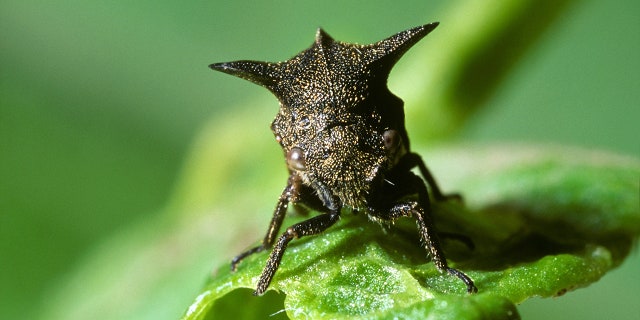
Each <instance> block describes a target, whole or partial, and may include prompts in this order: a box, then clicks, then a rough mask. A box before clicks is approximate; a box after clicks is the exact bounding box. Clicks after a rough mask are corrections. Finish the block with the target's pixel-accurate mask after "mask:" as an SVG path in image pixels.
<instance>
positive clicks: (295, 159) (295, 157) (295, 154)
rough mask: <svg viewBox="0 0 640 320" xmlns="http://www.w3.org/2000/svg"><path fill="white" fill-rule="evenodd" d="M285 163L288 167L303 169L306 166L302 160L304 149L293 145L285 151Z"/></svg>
mask: <svg viewBox="0 0 640 320" xmlns="http://www.w3.org/2000/svg"><path fill="white" fill-rule="evenodd" d="M287 165H288V166H289V168H291V169H294V170H299V171H304V170H306V169H307V166H306V164H305V161H304V151H302V149H300V148H298V147H293V148H291V150H289V152H287Z"/></svg>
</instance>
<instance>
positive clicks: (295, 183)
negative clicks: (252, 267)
mask: <svg viewBox="0 0 640 320" xmlns="http://www.w3.org/2000/svg"><path fill="white" fill-rule="evenodd" d="M299 186H300V182H299V179H297V176H294V175H291V176H290V177H289V180H288V181H287V186H286V187H285V188H284V190H283V191H282V194H281V195H280V198H279V199H278V204H277V205H276V209H275V210H274V212H273V217H272V218H271V222H270V223H269V229H268V230H267V234H266V235H265V236H264V239H263V240H262V243H261V244H260V245H259V246H256V247H253V248H251V249H249V250H247V251H245V252H243V253H241V254H239V255H237V256H236V257H235V258H233V260H231V271H236V268H237V266H238V263H240V261H242V260H244V258H246V257H248V256H250V255H252V254H254V253H258V252H261V251H264V250H265V249H267V248H271V246H272V245H273V242H274V241H275V238H276V235H277V234H278V231H280V227H281V226H282V221H284V217H285V216H286V214H287V208H288V207H289V202H291V200H292V199H293V198H295V197H296V194H297V189H298V188H299Z"/></svg>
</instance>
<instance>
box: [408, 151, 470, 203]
mask: <svg viewBox="0 0 640 320" xmlns="http://www.w3.org/2000/svg"><path fill="white" fill-rule="evenodd" d="M404 160H405V161H407V165H408V166H409V168H414V167H416V166H417V167H418V169H419V170H420V174H421V175H422V177H424V179H425V180H426V181H427V184H428V185H429V187H430V188H431V193H432V194H433V197H434V199H435V200H436V201H446V200H449V199H455V200H458V201H460V200H462V196H461V195H460V194H458V193H452V194H444V193H442V191H441V190H440V187H439V186H438V183H437V182H436V179H435V178H434V177H433V175H432V174H431V172H430V171H429V169H428V168H427V165H425V163H424V160H422V157H420V155H418V154H417V153H408V154H406V155H405V156H404Z"/></svg>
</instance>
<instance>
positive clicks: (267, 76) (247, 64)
mask: <svg viewBox="0 0 640 320" xmlns="http://www.w3.org/2000/svg"><path fill="white" fill-rule="evenodd" d="M275 65H276V64H273V63H268V62H260V61H249V60H242V61H233V62H222V63H214V64H210V65H209V68H211V69H213V70H216V71H220V72H224V73H227V74H230V75H233V76H236V77H239V78H242V79H245V80H249V81H251V82H253V83H256V84H259V85H261V86H263V87H267V88H271V87H273V86H274V85H275V84H276V82H277V81H278V77H277V72H276V69H275Z"/></svg>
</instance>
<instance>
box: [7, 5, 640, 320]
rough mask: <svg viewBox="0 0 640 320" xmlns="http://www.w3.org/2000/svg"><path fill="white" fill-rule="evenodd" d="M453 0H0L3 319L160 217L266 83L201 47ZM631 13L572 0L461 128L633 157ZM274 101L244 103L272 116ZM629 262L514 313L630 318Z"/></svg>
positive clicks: (634, 39) (635, 78) (355, 26)
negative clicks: (223, 68) (105, 245)
mask: <svg viewBox="0 0 640 320" xmlns="http://www.w3.org/2000/svg"><path fill="white" fill-rule="evenodd" d="M458 4H459V3H458V2H456V1H450V2H445V1H397V2H393V3H391V2H388V1H352V2H346V1H322V2H319V1H317V2H302V1H271V2H249V1H235V2H216V1H191V2H178V1H173V2H169V1H133V2H131V1H127V2H125V1H91V2H90V1H33V0H28V1H6V0H5V1H0V301H2V303H1V306H0V319H11V318H22V319H30V318H33V317H34V316H35V315H37V314H38V313H39V306H40V305H41V304H42V303H43V302H45V301H47V300H48V299H49V298H50V297H49V296H48V295H49V294H50V293H51V292H55V288H57V287H58V286H60V285H62V284H63V283H62V282H63V281H64V280H63V279H65V278H64V277H66V276H68V275H69V274H70V273H73V272H74V268H77V267H78V265H79V264H80V263H81V261H82V259H83V258H85V257H86V256H87V254H88V252H91V250H92V248H95V247H96V246H98V245H99V244H100V243H102V242H103V241H104V239H107V238H108V237H109V236H110V235H113V234H116V233H118V232H119V231H120V230H122V229H123V228H126V226H129V225H131V224H132V223H144V221H147V220H152V219H154V218H156V217H157V215H158V212H160V211H161V210H162V208H164V207H165V206H166V205H167V203H168V201H169V198H170V195H171V194H172V192H173V188H174V184H175V183H176V181H177V179H178V175H179V174H180V170H181V167H182V165H183V161H184V159H185V157H186V155H187V153H188V151H189V148H190V147H191V143H192V141H193V139H194V137H196V135H197V134H198V133H199V131H200V130H201V129H202V127H203V126H204V125H205V123H206V122H207V121H208V120H209V119H215V118H218V119H224V118H225V117H228V118H231V117H233V115H234V114H237V113H238V110H236V109H234V107H236V106H239V105H246V104H247V103H248V102H250V101H255V99H256V98H255V97H256V96H257V97H260V96H265V95H264V92H263V89H261V88H259V87H257V86H254V85H252V84H249V83H245V82H243V81H241V80H235V79H232V78H230V77H228V76H223V75H220V74H215V73H213V72H212V71H210V70H209V69H208V68H207V65H208V64H209V63H212V62H220V61H227V60H236V59H246V58H248V59H259V60H271V61H275V60H282V59H286V58H288V57H290V56H292V55H293V54H295V53H297V52H298V51H300V50H301V49H303V48H306V47H307V46H308V45H309V44H310V42H311V41H312V39H313V35H314V32H315V29H316V28H317V27H318V26H322V27H323V28H324V29H325V30H327V31H328V32H329V33H330V34H331V35H333V36H334V37H335V38H336V39H339V40H345V41H350V42H361V43H368V42H373V41H376V40H379V39H381V38H383V37H386V36H389V35H391V34H393V33H395V32H397V31H400V30H404V29H406V28H409V27H412V26H415V25H419V24H423V23H426V22H431V21H440V22H441V26H440V27H439V28H438V30H436V31H435V33H437V32H440V31H442V30H441V29H446V28H448V26H450V25H455V24H457V23H463V22H460V21H443V20H442V19H441V15H440V14H441V13H442V12H444V11H446V10H447V8H448V7H450V6H455V5H458ZM639 16H640V3H639V2H637V1H632V0H624V1H615V2H613V1H611V2H603V1H595V0H591V1H576V2H575V3H574V4H572V5H570V6H569V7H568V8H567V10H566V11H564V12H563V13H562V14H561V16H559V17H558V19H557V20H556V21H555V22H554V24H552V26H551V27H550V28H549V29H548V31H547V32H546V33H545V34H544V35H543V36H542V37H541V39H540V40H539V41H538V42H536V43H535V44H534V45H533V46H532V47H531V48H530V50H529V51H528V52H527V53H526V54H525V55H524V56H523V57H522V59H521V60H520V61H519V62H518V63H517V64H516V65H515V66H514V67H513V68H512V70H510V72H509V73H508V75H507V77H506V78H505V79H504V82H503V83H502V84H501V86H500V87H499V88H498V90H497V91H496V92H495V94H494V95H492V96H490V97H489V99H488V101H487V102H486V108H485V109H484V110H482V111H481V112H480V113H478V114H477V115H476V116H474V117H473V118H472V119H471V120H470V121H469V122H468V123H467V124H466V125H465V126H464V127H463V129H462V132H461V133H460V135H459V136H457V137H456V138H457V139H459V140H461V141H465V142H470V143H474V142H481V143H484V142H494V141H518V142H520V141H525V142H535V143H543V144H546V143H552V144H562V145H572V146H581V147H586V148H596V149H603V150H607V151H613V152H617V153H623V154H628V155H631V156H635V157H640V139H639V130H638V122H639V120H640V72H639V71H640V59H639V58H638V52H640V19H639V18H638V17H639ZM425 41H428V40H425ZM441 41H442V40H441ZM455 41H456V39H446V41H443V42H442V45H443V46H446V45H447V42H451V43H454V42H455ZM488 63H490V62H488ZM391 82H393V79H392V81H391ZM268 99H269V100H265V102H264V103H263V104H262V105H256V106H255V108H259V109H260V110H267V111H269V112H272V113H273V114H275V112H276V111H275V110H276V109H275V108H276V106H277V105H276V101H275V99H273V98H268ZM243 103H244V104H243ZM258 113H259V114H263V113H265V112H263V111H260V112H258ZM245 114H246V113H245ZM269 121H270V119H265V120H264V128H262V130H261V132H263V134H264V135H266V136H270V135H271V133H270V132H269V131H268V124H269ZM274 145H275V143H274ZM283 170H284V169H283ZM283 181H284V180H283ZM211 183H212V184H215V183H216V182H215V181H211ZM274 192H275V193H277V191H274ZM639 268H640V258H639V257H638V254H637V253H635V254H632V256H631V257H630V259H629V260H628V261H627V262H626V263H625V264H624V265H623V266H622V267H621V268H620V269H618V270H616V271H614V272H612V273H611V274H610V275H608V276H606V277H605V278H604V279H603V280H602V281H600V282H599V283H596V284H595V285H593V286H591V287H590V288H589V289H587V290H578V291H576V292H574V293H569V294H568V295H566V296H565V297H562V298H560V299H553V300H540V301H538V300H534V301H531V302H527V303H525V304H524V305H523V306H522V308H521V313H522V315H523V317H525V318H532V319H535V318H542V317H545V319H551V318H565V317H570V318H578V317H580V318H583V319H586V318H592V319H598V318H601V317H602V316H603V315H607V314H611V313H610V312H612V310H613V311H616V310H617V311H618V312H620V313H619V317H624V316H629V319H632V318H636V319H637V318H640V306H638V304H637V303H630V301H634V299H635V298H633V297H638V296H640V278H639V276H638V275H637V270H639ZM203 277H204V276H203ZM630 297H631V300H629V298H630ZM188 299H190V297H187V300H188ZM185 307H186V305H185ZM603 310H604V311H603ZM621 310H622V311H621ZM603 312H609V313H603ZM169 318H171V317H169Z"/></svg>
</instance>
